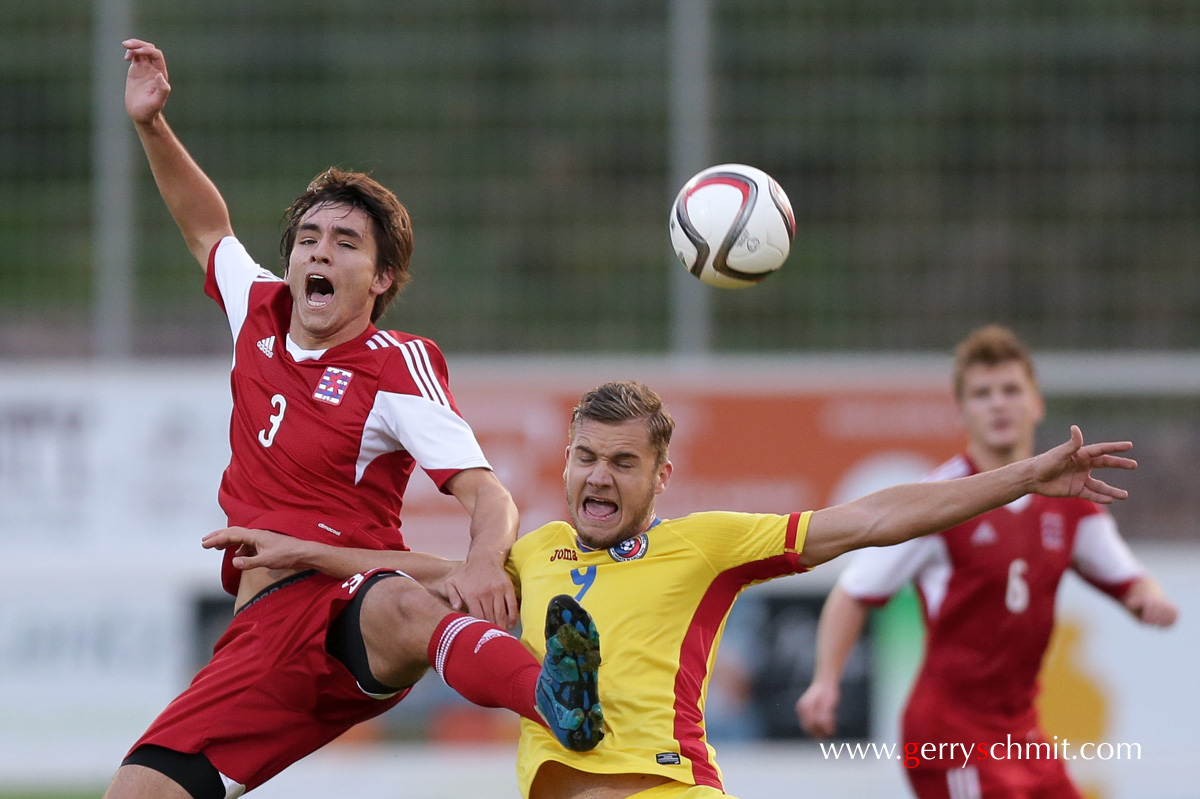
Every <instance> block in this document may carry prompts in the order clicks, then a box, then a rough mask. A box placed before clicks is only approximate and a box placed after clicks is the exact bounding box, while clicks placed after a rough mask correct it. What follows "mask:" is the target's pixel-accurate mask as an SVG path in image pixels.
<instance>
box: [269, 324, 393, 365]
mask: <svg viewBox="0 0 1200 799" xmlns="http://www.w3.org/2000/svg"><path fill="white" fill-rule="evenodd" d="M378 332H379V329H378V328H377V327H375V325H373V324H370V325H367V329H366V330H364V331H363V332H362V333H360V334H359V335H357V336H355V337H354V338H352V339H350V340H349V341H347V342H345V343H344V344H339V345H337V347H326V348H325V349H322V350H306V349H304V348H303V347H301V346H300V345H299V344H297V343H296V342H295V341H293V340H292V334H291V333H288V334H287V336H286V337H285V338H284V346H286V347H287V352H288V355H291V356H292V360H293V361H296V362H297V363H300V362H301V361H316V360H319V359H320V358H321V356H322V355H324V354H325V353H327V352H329V351H330V350H336V349H338V348H339V347H350V346H354V345H355V344H360V343H362V342H364V341H366V340H367V339H368V338H370V337H371V336H373V335H375V334H376V333H378Z"/></svg>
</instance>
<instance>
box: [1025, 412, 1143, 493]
mask: <svg viewBox="0 0 1200 799" xmlns="http://www.w3.org/2000/svg"><path fill="white" fill-rule="evenodd" d="M1131 449H1133V444H1132V442H1129V441H1106V442H1103V443H1100V444H1088V445H1087V446H1084V444H1083V433H1082V432H1080V430H1079V427H1078V426H1077V425H1071V438H1070V440H1068V441H1067V442H1065V443H1063V444H1059V445H1058V446H1057V447H1055V448H1054V449H1050V450H1047V451H1045V452H1043V453H1042V454H1040V455H1038V456H1036V457H1035V458H1034V467H1035V472H1036V479H1035V482H1034V484H1033V485H1032V486H1031V487H1030V491H1031V492H1033V493H1037V494H1042V495H1044V496H1047V497H1083V498H1084V499H1090V500H1091V501H1092V502H1099V503H1101V504H1103V505H1107V504H1110V503H1111V502H1112V501H1113V500H1114V499H1125V498H1126V497H1127V496H1129V492H1128V491H1125V490H1124V489H1121V488H1114V487H1113V486H1110V485H1109V484H1108V483H1106V482H1104V481H1103V480H1101V479H1099V478H1098V477H1094V476H1093V475H1092V470H1093V469H1136V468H1137V461H1135V460H1133V459H1132V458H1122V457H1120V456H1118V455H1115V454H1114V453H1117V452H1127V451H1129V450H1131Z"/></svg>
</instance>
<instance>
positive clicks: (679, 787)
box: [629, 782, 735, 799]
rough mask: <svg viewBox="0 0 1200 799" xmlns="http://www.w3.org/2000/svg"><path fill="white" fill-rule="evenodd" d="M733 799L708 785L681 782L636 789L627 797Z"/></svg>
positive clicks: (639, 798)
mask: <svg viewBox="0 0 1200 799" xmlns="http://www.w3.org/2000/svg"><path fill="white" fill-rule="evenodd" d="M716 797H722V799H735V797H732V796H730V795H729V794H727V793H722V792H721V791H718V790H717V789H716V788H712V787H709V786H708V785H688V784H686V783H683V782H664V783H663V784H662V785H655V786H654V787H653V788H647V789H646V790H644V791H638V792H637V793H635V794H634V795H633V796H630V797H629V799H716Z"/></svg>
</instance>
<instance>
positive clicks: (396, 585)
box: [363, 579, 450, 637]
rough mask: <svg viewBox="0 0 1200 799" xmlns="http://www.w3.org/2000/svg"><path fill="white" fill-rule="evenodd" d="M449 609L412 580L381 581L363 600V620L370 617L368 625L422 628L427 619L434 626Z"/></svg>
mask: <svg viewBox="0 0 1200 799" xmlns="http://www.w3.org/2000/svg"><path fill="white" fill-rule="evenodd" d="M449 612H450V610H449V608H448V607H447V606H446V605H445V604H443V603H442V602H441V600H439V599H438V598H437V597H435V596H434V595H433V594H431V593H429V591H427V590H426V589H425V588H424V587H422V586H421V584H420V583H418V582H416V581H414V580H405V579H400V580H381V581H380V582H379V583H378V584H376V585H374V586H372V588H371V594H370V595H369V596H368V597H367V598H366V599H365V600H364V602H363V614H364V623H366V621H367V620H366V617H367V616H370V617H371V618H370V620H369V621H370V622H371V623H372V624H374V623H376V622H382V623H383V624H386V625H387V626H389V627H392V628H393V629H394V628H396V627H405V628H411V627H414V626H417V627H422V626H425V625H427V624H428V623H430V622H432V624H434V625H436V624H437V622H438V621H440V620H441V619H442V617H443V616H445V615H446V614H447V613H449ZM425 637H428V634H426V636H425Z"/></svg>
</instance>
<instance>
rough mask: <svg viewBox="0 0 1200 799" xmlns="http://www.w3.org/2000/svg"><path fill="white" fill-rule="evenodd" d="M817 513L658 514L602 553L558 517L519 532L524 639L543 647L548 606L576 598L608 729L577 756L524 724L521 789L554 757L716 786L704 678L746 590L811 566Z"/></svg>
mask: <svg viewBox="0 0 1200 799" xmlns="http://www.w3.org/2000/svg"><path fill="white" fill-rule="evenodd" d="M810 515H811V511H806V512H804V513H793V514H791V515H790V516H777V515H773V514H750V513H729V512H720V511H714V512H705V513H695V514H692V515H691V516H687V517H685V518H683V519H668V520H662V521H656V522H655V524H654V525H653V526H652V527H651V528H650V529H649V530H647V531H646V532H644V533H641V534H640V535H638V536H636V537H634V538H632V539H629V540H628V541H625V542H623V543H622V544H619V545H618V546H615V547H612V548H611V549H605V550H590V549H588V548H587V547H586V546H583V545H581V544H580V543H579V540H578V538H577V537H576V534H575V529H574V528H573V527H571V525H569V524H567V523H566V522H553V523H551V524H548V525H546V526H544V527H541V528H539V529H537V530H534V531H533V532H531V533H528V534H526V535H524V536H522V537H521V538H520V539H518V540H517V543H516V544H515V545H514V546H513V548H512V552H511V554H510V555H509V561H508V569H509V573H510V575H511V576H512V578H513V582H514V583H515V584H516V586H517V589H518V591H519V593H520V595H521V625H522V629H523V630H524V632H523V635H522V638H521V640H522V642H523V643H524V644H525V645H526V647H528V648H529V649H530V650H531V651H533V653H534V654H535V655H536V656H537V657H538V658H539V659H540V658H542V657H543V656H544V655H545V652H546V641H545V636H544V634H543V633H544V627H545V616H544V614H545V610H546V605H547V603H549V601H550V599H551V598H552V597H554V596H557V595H558V594H569V595H571V596H573V597H575V598H576V600H577V601H578V602H579V603H580V604H581V605H583V607H584V608H586V609H587V611H588V612H589V613H591V614H592V617H593V618H594V619H595V622H596V627H597V629H598V630H599V631H600V654H601V657H602V659H603V662H602V663H601V665H600V672H599V682H600V702H601V705H602V707H603V709H604V720H605V728H606V734H605V737H604V740H603V741H601V742H600V744H599V746H597V747H596V748H595V749H593V750H591V751H590V752H571V751H568V750H566V749H564V748H563V747H562V746H560V745H559V744H558V742H557V741H556V740H555V739H554V737H553V736H552V735H551V734H550V733H549V732H548V731H547V730H546V729H545V728H544V727H542V726H541V725H539V724H536V723H534V722H531V721H528V720H522V722H521V740H520V745H519V751H518V756H517V774H518V779H519V782H520V787H521V794H522V795H523V796H528V795H529V789H530V786H531V785H532V784H533V779H534V777H535V776H536V775H537V772H538V769H540V768H541V766H542V764H543V763H545V762H547V761H550V760H554V761H558V762H560V763H563V764H565V765H567V766H570V767H571V768H575V769H578V770H580V771H583V772H588V773H595V774H627V773H628V774H659V775H662V776H664V777H668V778H670V779H672V780H675V781H677V782H681V783H686V784H692V785H708V786H712V787H714V788H717V789H718V790H720V789H721V787H722V786H721V772H720V769H719V768H717V764H716V760H715V759H714V751H713V748H712V747H711V746H709V744H708V741H707V739H706V736H705V729H704V702H705V697H706V695H707V693H708V680H709V676H710V675H711V673H712V668H713V663H714V661H715V659H716V655H717V646H718V644H719V643H720V640H721V634H722V632H723V631H724V629H725V620H726V619H727V618H728V616H729V611H730V609H731V608H732V607H733V603H734V600H736V599H737V597H738V595H739V594H740V593H741V592H742V591H743V590H744V589H745V588H747V587H748V586H750V585H753V584H754V583H759V582H762V581H764V580H769V579H771V578H773V577H780V576H782V575H785V574H795V573H797V572H800V571H804V569H803V567H802V566H800V552H801V550H802V549H803V548H804V538H805V534H806V532H807V530H808V520H809V517H810Z"/></svg>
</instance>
